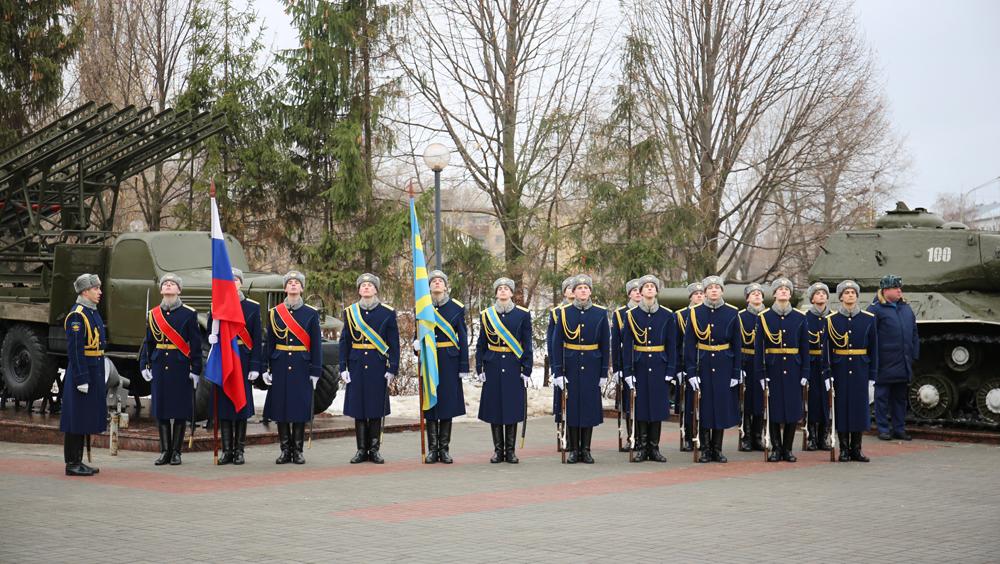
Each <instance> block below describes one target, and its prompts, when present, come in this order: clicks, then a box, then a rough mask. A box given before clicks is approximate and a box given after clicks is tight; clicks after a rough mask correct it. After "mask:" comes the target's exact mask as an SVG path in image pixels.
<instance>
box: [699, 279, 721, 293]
mask: <svg viewBox="0 0 1000 564" xmlns="http://www.w3.org/2000/svg"><path fill="white" fill-rule="evenodd" d="M712 284H718V285H719V288H722V289H723V290H725V289H726V281H725V280H723V279H722V277H721V276H714V275H713V276H706V277H705V279H704V280H702V281H701V285H702V286H703V287H704V288H705V290H707V289H708V287H709V286H711V285H712ZM703 291H704V290H703Z"/></svg>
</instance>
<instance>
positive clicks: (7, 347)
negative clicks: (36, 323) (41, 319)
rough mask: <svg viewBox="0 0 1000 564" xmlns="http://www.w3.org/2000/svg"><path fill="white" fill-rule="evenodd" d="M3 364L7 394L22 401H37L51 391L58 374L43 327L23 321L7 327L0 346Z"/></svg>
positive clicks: (0, 357) (0, 365) (0, 359)
mask: <svg viewBox="0 0 1000 564" xmlns="http://www.w3.org/2000/svg"><path fill="white" fill-rule="evenodd" d="M0 368H2V369H3V381H4V385H5V386H6V388H7V394H8V395H9V396H10V397H12V398H14V399H17V400H21V401H34V400H36V399H39V398H41V397H42V396H44V395H45V394H47V393H49V391H50V390H51V389H52V382H54V381H55V379H56V376H57V375H58V370H57V368H56V364H55V363H54V362H52V359H51V358H50V357H49V354H48V350H47V347H46V345H45V336H44V334H43V333H42V331H40V330H38V329H36V328H34V327H31V326H28V325H23V324H18V325H14V326H13V327H11V328H10V329H8V330H7V334H6V335H5V336H4V339H3V346H2V347H0Z"/></svg>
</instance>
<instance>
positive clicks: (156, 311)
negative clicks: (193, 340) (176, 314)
mask: <svg viewBox="0 0 1000 564" xmlns="http://www.w3.org/2000/svg"><path fill="white" fill-rule="evenodd" d="M149 314H150V315H152V316H153V321H154V322H155V323H156V326H157V328H159V330H160V332H161V333H163V335H164V336H165V337H166V338H167V340H169V341H170V343H171V344H173V345H174V346H175V347H177V350H179V351H181V353H182V354H183V355H184V356H186V357H188V358H191V345H189V344H188V342H187V341H185V340H184V338H183V337H181V334H180V333H178V332H177V330H176V329H174V327H173V326H172V325H170V324H169V323H167V318H166V317H163V310H162V309H160V308H159V307H154V308H153V309H151V310H149Z"/></svg>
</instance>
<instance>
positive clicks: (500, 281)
mask: <svg viewBox="0 0 1000 564" xmlns="http://www.w3.org/2000/svg"><path fill="white" fill-rule="evenodd" d="M500 286H507V287H508V288H510V291H511V292H513V291H514V288H515V286H514V281H513V280H511V279H510V278H507V277H505V276H501V277H500V278H497V279H496V280H494V281H493V294H494V295H495V294H496V293H497V288H499V287H500Z"/></svg>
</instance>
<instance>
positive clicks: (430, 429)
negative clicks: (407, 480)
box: [424, 419, 439, 464]
mask: <svg viewBox="0 0 1000 564" xmlns="http://www.w3.org/2000/svg"><path fill="white" fill-rule="evenodd" d="M424 424H425V425H426V426H427V456H425V457H424V463H425V464H434V463H435V462H437V461H438V448H439V445H438V425H439V422H437V421H433V420H430V419H428V420H427V421H425V423H424Z"/></svg>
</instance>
